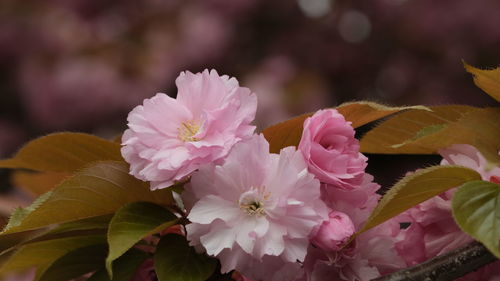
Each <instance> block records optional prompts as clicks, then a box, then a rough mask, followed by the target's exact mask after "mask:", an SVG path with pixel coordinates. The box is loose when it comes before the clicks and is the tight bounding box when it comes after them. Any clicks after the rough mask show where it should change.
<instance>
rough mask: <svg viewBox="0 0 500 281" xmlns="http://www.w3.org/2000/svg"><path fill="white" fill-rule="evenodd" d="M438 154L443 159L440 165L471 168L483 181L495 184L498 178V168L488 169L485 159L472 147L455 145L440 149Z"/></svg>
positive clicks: (499, 168) (499, 174) (499, 173)
mask: <svg viewBox="0 0 500 281" xmlns="http://www.w3.org/2000/svg"><path fill="white" fill-rule="evenodd" d="M439 154H441V156H442V157H443V160H442V161H441V165H461V166H465V167H467V168H471V169H473V170H475V171H476V172H478V173H479V174H480V175H481V178H482V179H483V180H485V181H492V182H496V181H498V177H500V167H499V166H492V167H489V166H488V162H487V161H486V158H484V156H483V155H482V154H481V152H479V151H478V150H477V149H476V148H475V147H474V146H472V145H469V144H455V145H452V146H450V147H449V148H446V149H441V150H440V151H439Z"/></svg>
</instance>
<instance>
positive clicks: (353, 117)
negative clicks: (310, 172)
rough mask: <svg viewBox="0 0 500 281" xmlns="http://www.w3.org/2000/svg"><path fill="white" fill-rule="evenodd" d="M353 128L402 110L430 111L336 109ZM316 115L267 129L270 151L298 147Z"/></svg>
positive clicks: (359, 105)
mask: <svg viewBox="0 0 500 281" xmlns="http://www.w3.org/2000/svg"><path fill="white" fill-rule="evenodd" d="M336 109H337V110H338V111H339V112H340V113H341V114H342V115H344V117H345V119H346V120H347V121H351V122H352V126H353V128H357V127H360V126H362V125H365V124H367V123H370V122H373V121H376V120H378V119H381V118H384V117H386V116H388V115H391V114H394V113H396V112H400V111H402V110H429V109H428V108H427V107H425V106H407V107H389V106H385V105H382V104H378V103H374V102H352V103H344V104H341V105H339V106H338V107H336ZM313 114H314V113H307V114H303V115H300V116H298V117H295V118H292V119H290V120H287V121H284V122H281V123H278V124H276V125H273V126H271V127H269V128H266V129H265V130H264V131H263V132H262V133H263V134H264V136H265V137H266V139H267V140H268V141H269V145H270V151H271V152H273V153H278V152H279V151H280V150H281V149H282V148H284V147H287V146H297V145H298V144H299V142H300V138H301V136H302V130H303V124H304V121H305V120H306V119H307V118H308V117H310V116H312V115H313Z"/></svg>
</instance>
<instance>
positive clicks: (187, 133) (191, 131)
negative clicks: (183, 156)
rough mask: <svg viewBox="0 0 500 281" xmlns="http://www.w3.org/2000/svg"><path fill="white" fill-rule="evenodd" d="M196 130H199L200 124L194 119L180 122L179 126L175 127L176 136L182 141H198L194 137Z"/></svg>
mask: <svg viewBox="0 0 500 281" xmlns="http://www.w3.org/2000/svg"><path fill="white" fill-rule="evenodd" d="M198 130H200V124H199V123H198V122H196V121H195V120H190V121H187V122H182V124H181V126H180V127H179V128H178V129H177V131H178V135H177V137H178V138H179V139H180V140H182V141H184V142H190V141H199V139H198V138H195V137H194V135H196V134H197V133H198Z"/></svg>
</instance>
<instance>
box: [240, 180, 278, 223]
mask: <svg viewBox="0 0 500 281" xmlns="http://www.w3.org/2000/svg"><path fill="white" fill-rule="evenodd" d="M269 195H270V194H265V188H264V187H259V188H252V189H250V190H249V191H247V192H245V193H243V194H241V196H240V200H239V205H240V209H242V210H243V211H245V213H247V214H249V215H251V216H264V215H265V214H266V210H265V209H264V202H265V201H267V200H268V199H269Z"/></svg>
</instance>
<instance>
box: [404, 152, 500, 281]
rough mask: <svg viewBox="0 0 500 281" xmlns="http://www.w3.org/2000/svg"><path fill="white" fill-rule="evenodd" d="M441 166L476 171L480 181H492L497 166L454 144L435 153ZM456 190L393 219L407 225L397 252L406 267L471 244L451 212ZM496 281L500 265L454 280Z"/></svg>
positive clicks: (496, 264)
mask: <svg viewBox="0 0 500 281" xmlns="http://www.w3.org/2000/svg"><path fill="white" fill-rule="evenodd" d="M439 153H440V154H441V156H443V160H442V161H441V165H461V166H465V167H468V168H471V169H473V170H476V171H477V172H478V173H479V174H481V177H482V179H483V180H486V181H495V180H496V179H497V177H499V176H500V167H492V168H488V167H487V161H486V159H485V158H484V156H483V155H481V153H480V152H479V151H478V150H477V149H476V148H475V147H473V146H471V145H467V144H456V145H453V146H451V147H449V148H447V149H442V150H440V151H439ZM455 191H456V189H451V190H448V191H446V192H444V193H442V194H440V195H438V196H436V197H433V198H431V199H429V200H427V201H425V202H423V203H421V204H418V205H417V206H415V207H413V208H411V209H409V210H408V211H406V212H404V213H403V214H401V215H400V216H398V217H396V218H395V219H394V220H397V221H399V222H410V223H411V224H410V226H409V227H408V228H407V229H405V230H404V231H402V232H401V234H400V239H401V241H400V242H398V243H397V249H398V252H399V254H400V255H401V257H402V258H403V259H404V260H405V262H406V264H407V265H408V266H412V265H416V264H419V263H422V262H424V261H426V260H428V259H431V258H433V257H435V256H438V255H442V254H444V253H446V252H449V251H451V250H454V249H457V248H459V247H462V246H465V245H466V244H468V243H470V242H472V241H473V239H472V237H470V236H469V235H467V234H466V233H464V232H462V231H461V230H460V228H459V227H458V225H457V224H456V223H455V220H454V219H453V217H452V213H451V200H452V198H453V193H455ZM492 278H497V279H495V280H500V262H498V261H497V262H495V263H493V264H490V265H488V266H485V267H483V268H481V269H479V270H477V271H476V272H473V273H469V274H467V275H466V276H464V277H462V278H460V279H458V280H461V281H487V280H488V281H489V280H493V279H492Z"/></svg>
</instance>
